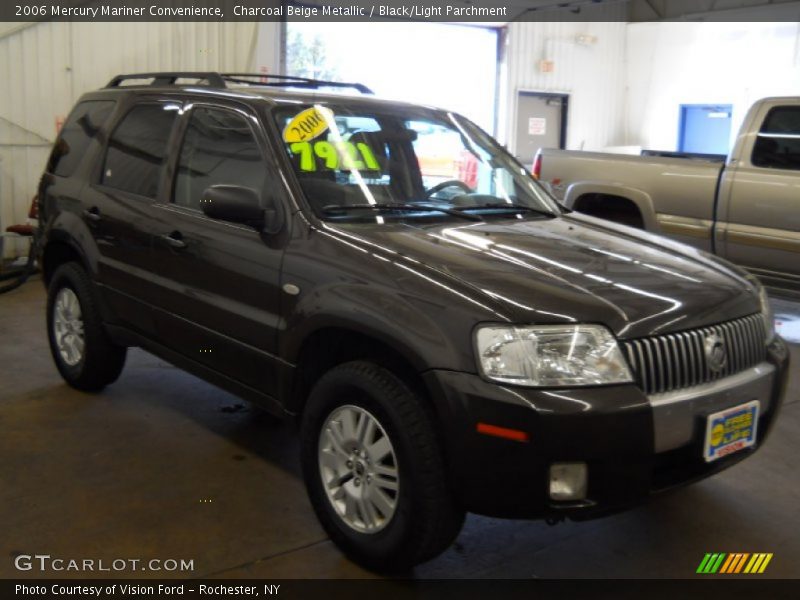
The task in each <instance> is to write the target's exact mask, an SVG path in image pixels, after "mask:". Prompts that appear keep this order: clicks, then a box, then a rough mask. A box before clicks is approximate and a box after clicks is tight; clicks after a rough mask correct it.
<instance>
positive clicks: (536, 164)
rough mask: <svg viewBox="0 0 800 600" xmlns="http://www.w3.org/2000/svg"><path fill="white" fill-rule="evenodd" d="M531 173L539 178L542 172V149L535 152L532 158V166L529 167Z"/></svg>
mask: <svg viewBox="0 0 800 600" xmlns="http://www.w3.org/2000/svg"><path fill="white" fill-rule="evenodd" d="M531 174H532V175H533V176H534V177H535V178H536V179H539V176H540V175H541V174H542V151H541V150H539V152H537V153H536V157H535V158H534V159H533V166H532V167H531Z"/></svg>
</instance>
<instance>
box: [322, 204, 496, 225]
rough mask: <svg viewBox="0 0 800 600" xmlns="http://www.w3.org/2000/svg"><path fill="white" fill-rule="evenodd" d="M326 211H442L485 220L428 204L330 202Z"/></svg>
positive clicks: (323, 208)
mask: <svg viewBox="0 0 800 600" xmlns="http://www.w3.org/2000/svg"><path fill="white" fill-rule="evenodd" d="M322 210H323V211H324V212H332V211H336V210H341V211H347V210H400V211H405V212H426V211H427V212H440V213H444V214H446V215H450V216H453V217H458V218H459V219H466V220H468V221H483V219H482V218H481V217H479V216H478V215H470V214H466V213H463V212H461V211H460V210H456V209H451V208H439V207H437V206H428V205H424V204H418V205H416V204H328V205H327V206H323V207H322Z"/></svg>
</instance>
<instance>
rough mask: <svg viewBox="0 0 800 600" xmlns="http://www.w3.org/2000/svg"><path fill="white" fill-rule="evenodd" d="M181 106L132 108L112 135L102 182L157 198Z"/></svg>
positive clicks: (142, 105) (140, 106)
mask: <svg viewBox="0 0 800 600" xmlns="http://www.w3.org/2000/svg"><path fill="white" fill-rule="evenodd" d="M178 108H179V107H178V106H177V105H175V104H172V103H163V104H141V105H139V106H135V107H134V108H132V109H131V110H130V112H128V114H127V115H125V117H123V119H122V122H121V123H120V124H119V125H117V128H116V129H115V130H114V133H112V134H111V139H110V140H109V142H108V150H107V151H106V159H105V163H104V165H103V175H102V178H101V183H102V184H103V185H107V186H109V187H112V188H115V189H118V190H123V191H125V192H130V193H131V194H137V195H139V196H146V197H148V198H155V197H156V193H157V192H158V181H159V177H160V175H161V170H162V169H163V167H164V165H165V163H166V160H167V141H168V140H169V136H170V134H171V132H172V125H173V123H174V122H175V115H176V113H177V109H178Z"/></svg>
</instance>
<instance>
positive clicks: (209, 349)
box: [39, 73, 788, 569]
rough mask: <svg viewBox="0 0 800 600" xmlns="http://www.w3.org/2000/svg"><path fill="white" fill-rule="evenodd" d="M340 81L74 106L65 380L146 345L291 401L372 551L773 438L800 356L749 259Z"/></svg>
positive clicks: (389, 559) (51, 288) (60, 269)
mask: <svg viewBox="0 0 800 600" xmlns="http://www.w3.org/2000/svg"><path fill="white" fill-rule="evenodd" d="M347 85H348V84H338V83H331V82H319V81H313V80H305V79H300V78H290V77H289V78H276V77H274V76H270V77H269V78H266V77H265V76H264V75H263V74H258V75H256V76H251V75H246V74H232V75H221V74H217V73H154V74H137V75H124V76H119V77H116V78H114V79H113V80H112V81H111V82H110V83H109V84H108V86H107V87H106V88H104V89H102V90H99V91H96V92H92V93H89V94H86V95H85V96H83V97H82V98H81V99H80V101H79V102H78V103H77V105H76V107H75V108H74V110H73V111H72V113H71V114H70V116H69V118H68V120H67V122H66V124H65V126H64V129H63V131H62V133H61V135H60V137H59V139H58V141H57V142H56V144H55V148H54V149H53V153H52V156H51V159H50V161H49V164H48V166H47V170H46V172H45V174H44V176H43V177H42V180H41V186H40V190H39V201H40V211H39V215H40V225H41V229H42V243H41V256H40V260H41V264H42V265H43V269H44V279H45V282H46V284H47V286H48V294H49V301H48V309H47V318H48V327H49V335H50V343H51V347H52V353H53V358H54V360H55V363H56V365H57V366H58V369H59V370H60V372H61V374H62V375H63V377H64V379H65V380H66V381H67V382H68V383H69V384H70V385H72V386H74V387H76V388H78V389H81V390H87V391H97V390H100V389H102V388H103V387H104V386H106V385H108V384H110V383H111V382H113V381H114V380H115V379H116V378H117V377H118V376H119V374H120V371H121V370H122V368H123V363H124V361H125V354H126V348H127V347H129V346H139V347H142V348H144V349H146V350H147V351H149V352H152V353H154V354H156V355H158V356H160V357H162V358H164V359H166V360H168V361H170V362H172V363H173V364H175V365H177V366H179V367H181V368H183V369H186V370H187V371H190V372H192V373H195V374H196V375H198V376H200V377H202V378H204V379H206V380H208V381H209V382H211V383H213V384H215V385H218V386H220V387H222V388H225V389H227V390H230V391H232V392H234V393H236V394H238V395H240V396H241V397H243V398H246V399H248V400H251V401H253V402H255V403H257V404H258V405H260V406H262V407H264V408H265V409H266V410H268V411H270V412H272V413H275V414H278V415H281V416H286V417H291V418H296V419H298V421H299V422H300V423H301V429H302V454H303V456H302V463H303V469H304V476H305V480H306V484H307V487H308V492H309V495H310V497H311V500H312V503H313V505H314V508H315V510H316V513H317V515H318V517H319V519H320V521H321V522H322V524H323V526H324V527H325V529H326V531H327V532H328V533H329V534H330V536H331V538H332V539H333V540H334V541H335V542H336V543H337V544H338V545H339V547H340V548H342V550H343V551H344V552H345V553H347V555H348V556H350V557H352V558H353V559H354V560H357V561H359V562H360V563H362V564H364V565H367V566H369V567H372V568H376V569H404V568H408V567H410V566H413V565H415V564H417V563H419V562H421V561H424V560H427V559H430V558H431V557H433V556H435V555H437V554H438V553H439V552H441V551H442V550H443V549H445V548H446V547H447V546H448V545H449V544H450V543H451V541H452V540H453V539H454V537H455V536H456V535H457V533H458V531H459V529H460V527H461V525H462V523H463V519H464V515H465V513H466V512H467V511H472V512H477V513H482V514H487V515H494V516H504V517H513V518H550V519H559V518H563V517H570V518H574V519H583V518H590V517H595V516H599V515H603V514H605V513H607V512H610V511H614V510H619V509H620V508H624V507H626V506H630V505H632V504H635V503H637V502H640V501H642V500H644V499H646V498H647V497H648V496H650V495H651V494H653V493H655V492H658V491H661V490H665V489H668V488H671V487H674V486H676V485H680V484H684V483H687V482H690V481H693V480H696V479H698V478H701V477H705V476H708V475H710V474H712V473H715V472H717V471H719V470H720V469H724V468H726V467H728V466H730V465H732V464H734V463H735V462H737V461H739V460H741V459H743V458H745V457H747V456H749V455H751V454H752V453H753V452H754V451H755V450H756V449H757V448H758V447H759V446H760V445H761V444H762V443H763V441H764V439H765V436H766V435H767V433H768V432H769V430H770V428H771V426H772V424H773V422H774V420H775V418H776V415H777V414H778V409H779V406H780V402H781V395H782V392H783V388H784V385H785V381H786V371H787V362H788V359H787V350H786V347H785V345H784V343H783V342H782V341H781V340H780V338H778V337H777V336H776V335H775V333H774V329H773V324H772V319H771V317H770V315H769V311H768V304H767V302H766V296H765V294H764V290H763V288H762V287H761V286H760V284H759V283H758V282H757V281H756V280H755V279H754V278H752V277H751V276H749V275H748V274H746V273H745V272H743V271H742V270H741V269H739V268H737V267H734V266H733V265H731V264H729V263H727V262H725V261H722V260H720V259H717V258H715V257H713V256H710V255H708V254H705V253H703V252H700V251H697V250H694V249H692V248H689V247H687V246H683V245H680V244H676V243H674V242H670V241H668V240H666V239H663V238H660V237H657V236H653V235H650V234H647V233H644V232H641V231H636V230H634V229H630V228H626V227H623V226H619V225H614V224H611V223H608V222H605V221H600V220H597V219H594V218H592V217H588V216H585V215H579V214H576V213H573V212H570V211H568V210H566V209H564V208H563V207H561V206H560V205H559V204H557V203H556V202H555V201H554V200H553V199H552V198H551V197H550V196H549V195H548V194H547V193H546V192H545V191H544V190H543V189H542V188H541V187H540V186H539V184H538V183H537V182H536V181H535V180H534V179H532V178H531V177H530V176H529V174H528V173H527V172H526V170H525V169H524V168H523V167H522V166H521V165H520V164H519V163H518V162H517V161H516V160H514V158H512V157H511V156H509V154H508V153H507V152H505V150H503V149H502V148H501V147H500V146H499V145H498V144H497V143H496V142H495V141H494V140H493V139H492V138H491V137H490V136H489V135H487V134H486V133H485V132H483V131H482V130H481V129H480V128H478V127H477V126H476V125H474V124H473V123H472V122H470V121H469V120H467V119H465V118H463V117H461V116H459V115H457V114H454V113H452V112H447V111H443V110H437V109H433V108H428V107H421V106H414V105H410V104H402V103H397V102H388V101H382V100H378V99H376V98H374V97H372V96H371V95H369V94H368V93H366V92H368V90H366V88H364V87H363V86H354V87H356V89H357V91H358V92H360V95H355V96H354V95H345V94H342V93H340V92H337V91H330V88H332V87H347ZM323 89H328V90H329V91H328V92H326V93H323V91H322V90H323Z"/></svg>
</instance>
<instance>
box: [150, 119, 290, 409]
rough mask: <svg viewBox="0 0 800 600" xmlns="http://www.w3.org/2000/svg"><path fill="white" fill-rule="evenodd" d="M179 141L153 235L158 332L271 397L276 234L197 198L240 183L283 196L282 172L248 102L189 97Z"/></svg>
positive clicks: (189, 353)
mask: <svg viewBox="0 0 800 600" xmlns="http://www.w3.org/2000/svg"><path fill="white" fill-rule="evenodd" d="M181 140H182V141H181V143H180V150H179V152H178V154H177V157H176V159H175V161H174V164H173V166H172V167H171V170H173V171H174V173H173V175H172V177H171V182H170V193H169V195H168V201H166V202H163V203H159V205H158V212H159V214H158V217H157V221H156V235H155V238H154V252H155V257H156V264H157V267H156V269H157V274H158V282H159V285H160V292H159V303H158V306H157V307H156V309H155V319H156V325H157V327H158V332H159V340H160V342H161V343H162V344H164V345H166V346H168V347H169V348H171V349H172V350H174V351H176V352H179V353H180V354H182V355H184V356H185V357H187V358H189V359H191V360H194V361H197V362H199V363H202V364H203V365H205V366H206V367H209V368H211V369H213V370H214V371H216V372H218V373H220V374H222V375H225V376H227V377H229V378H232V379H234V380H236V381H237V382H238V383H240V384H244V385H246V386H249V387H251V388H253V389H256V390H258V391H259V392H261V393H266V394H268V395H273V396H274V395H275V382H276V370H277V369H278V368H279V366H280V361H279V360H278V359H277V358H276V356H275V353H276V345H277V331H278V327H279V323H280V315H279V301H280V295H279V285H280V266H281V260H282V257H283V244H282V243H281V241H280V240H282V239H283V237H282V236H281V235H280V234H276V235H267V234H265V233H262V232H259V231H256V230H255V229H253V228H251V227H247V226H244V225H238V224H234V223H227V222H223V221H219V220H214V219H210V218H208V217H206V216H205V215H204V214H203V212H202V211H201V208H200V207H201V200H202V197H203V191H204V190H205V189H206V188H208V187H209V186H212V185H218V184H235V185H242V186H247V187H250V188H252V189H254V190H256V191H257V192H259V194H260V195H261V196H262V198H264V197H272V198H274V199H275V201H276V202H281V201H282V198H279V197H276V196H279V195H280V192H279V191H277V190H280V189H281V183H282V180H281V179H280V178H279V177H278V174H277V172H276V170H275V169H274V168H273V166H272V165H273V161H271V160H268V157H269V154H268V149H267V148H268V145H267V142H266V139H265V137H264V135H263V132H262V131H261V127H260V125H259V121H258V118H257V116H256V115H255V114H253V113H252V112H251V111H250V110H249V109H248V108H247V107H244V106H238V105H235V104H225V103H222V104H217V103H214V104H204V103H197V104H194V105H193V106H192V107H191V109H190V110H189V111H187V112H186V113H185V115H184V117H183V123H182V132H181Z"/></svg>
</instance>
